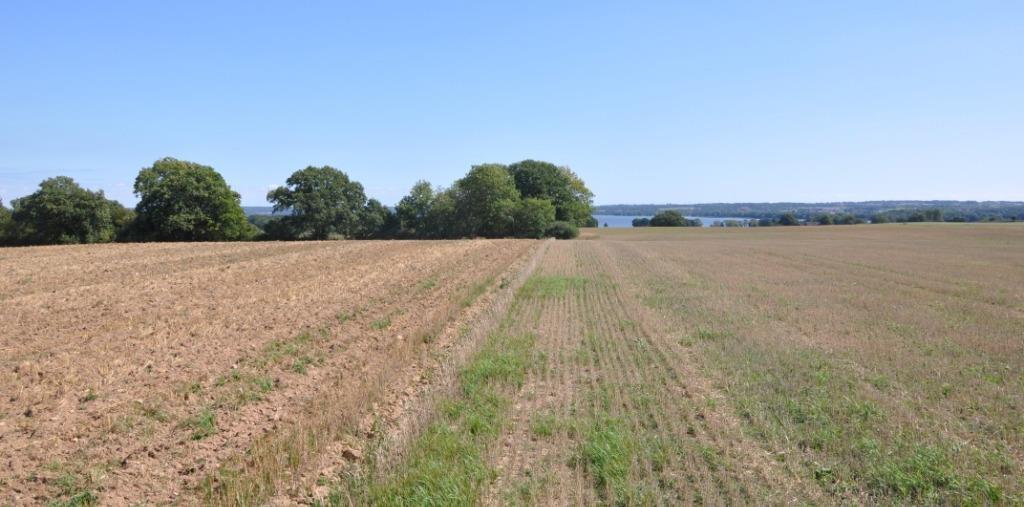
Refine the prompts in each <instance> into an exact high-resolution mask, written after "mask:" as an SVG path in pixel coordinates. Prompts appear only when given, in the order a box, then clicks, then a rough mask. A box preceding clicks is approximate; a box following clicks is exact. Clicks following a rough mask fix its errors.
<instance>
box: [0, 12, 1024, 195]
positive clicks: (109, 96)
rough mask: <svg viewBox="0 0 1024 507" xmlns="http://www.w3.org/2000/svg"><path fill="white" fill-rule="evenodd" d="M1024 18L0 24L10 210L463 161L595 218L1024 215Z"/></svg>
mask: <svg viewBox="0 0 1024 507" xmlns="http://www.w3.org/2000/svg"><path fill="white" fill-rule="evenodd" d="M1022 27H1024V2H1015V1H1002V2H995V1H993V2H989V1H984V0H974V1H963V2H951V1H905V2H891V1H879V2H871V1H857V2H822V1H820V0H819V1H808V2H783V1H779V2H775V1H772V2H749V1H748V2H728V1H715V2H686V1H668V2H641V1H637V2H602V1H580V2H558V1H553V0H549V1H538V2H534V1H516V2H480V1H466V2H446V1H435V2H398V1H380V2H312V1H309V2H257V1H247V2H227V1H202V2H189V1H175V2H137V1H136V2H103V1H96V2H50V1H44V0H37V1H20V0H5V1H4V2H2V3H0V198H2V199H3V200H4V202H5V203H8V202H9V201H10V199H12V198H15V197H19V196H22V195H25V194H28V193H31V192H32V191H34V189H35V188H36V187H37V185H38V183H39V182H40V181H41V180H43V179H44V178H48V177H52V176H57V175H66V176H71V177H72V178H74V179H75V180H76V181H78V182H79V183H80V184H82V185H83V186H85V187H87V188H90V189H103V190H104V191H105V192H106V193H107V195H108V197H111V198H114V199H117V200H120V201H121V202H122V203H125V204H129V205H131V204H134V203H135V202H136V198H135V197H134V196H133V194H132V184H133V182H134V179H135V176H136V174H137V173H138V171H139V169H141V168H143V167H146V166H149V165H151V164H152V163H153V161H155V160H157V159H159V158H162V157H165V156H173V157H175V158H180V159H186V160H191V161H195V162H200V163H203V164H206V165H210V166H213V167H214V168H215V169H217V170H218V171H219V172H220V173H221V174H223V175H224V177H225V179H226V180H227V182H228V183H229V184H230V185H231V187H232V188H234V189H235V190H236V191H238V192H239V193H240V194H241V195H242V204H243V205H249V206H259V205H266V204H267V203H266V193H267V190H268V189H269V188H272V187H276V186H277V185H280V184H283V183H284V180H285V179H286V178H287V177H288V175H289V174H291V173H292V172H294V171H296V170H299V169H302V168H304V167H306V166H309V165H317V166H319V165H331V166H333V167H336V168H339V169H341V170H343V171H345V172H346V173H348V174H349V176H350V177H352V178H353V179H355V180H358V181H360V182H361V183H362V184H363V185H364V186H365V188H366V191H367V194H368V195H369V196H371V197H376V198H378V199H379V200H381V201H382V202H384V203H385V204H394V203H396V202H397V201H398V200H399V199H400V198H401V197H402V196H403V195H404V194H405V193H406V192H407V191H408V189H409V188H410V187H411V186H412V185H413V183H415V182H416V181H417V180H419V179H426V180H428V181H431V182H432V183H435V184H439V185H449V184H450V183H451V182H452V181H454V180H455V179H457V178H459V177H460V176H462V175H463V174H465V172H466V171H467V170H469V168H470V167H471V166H472V165H474V164H479V163H485V162H502V163H511V162H515V161H518V160H522V159H527V158H533V159H541V160H547V161H551V162H554V163H556V164H559V165H567V166H569V167H571V168H572V169H573V170H574V171H576V172H577V173H578V174H579V175H580V176H581V177H582V178H583V179H584V181H586V183H587V184H588V186H589V187H590V188H591V190H593V191H594V193H595V202H596V203H597V204H613V203H665V202H674V203H700V202H767V201H804V202H820V201H837V200H876V199H965V200H966V199H973V200H1024V29H1022Z"/></svg>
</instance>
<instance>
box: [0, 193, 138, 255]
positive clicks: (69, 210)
mask: <svg viewBox="0 0 1024 507" xmlns="http://www.w3.org/2000/svg"><path fill="white" fill-rule="evenodd" d="M11 205H12V206H13V208H14V211H13V212H12V213H11V216H10V220H11V221H12V222H13V226H9V230H10V231H11V235H12V236H13V237H12V238H10V239H11V241H12V242H16V243H21V244H32V245H43V244H67V243H102V242H107V241H112V240H113V239H114V237H115V236H116V234H117V225H118V224H117V223H116V222H115V213H118V214H119V213H122V212H120V211H119V208H122V206H121V205H120V204H118V203H117V202H115V201H111V200H108V199H107V198H106V197H104V196H103V191H102V190H99V191H96V192H92V191H89V190H86V189H84V188H82V187H81V186H79V185H78V183H75V180H73V179H71V178H69V177H67V176H57V177H56V178H49V179H46V180H43V182H42V183H40V184H39V190H37V191H35V192H34V193H32V194H30V195H27V196H25V197H22V198H20V199H15V200H14V201H12V202H11Z"/></svg>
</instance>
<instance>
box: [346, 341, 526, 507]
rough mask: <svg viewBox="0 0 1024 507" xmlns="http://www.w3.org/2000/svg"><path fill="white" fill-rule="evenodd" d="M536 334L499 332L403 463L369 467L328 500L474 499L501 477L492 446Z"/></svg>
mask: <svg viewBox="0 0 1024 507" xmlns="http://www.w3.org/2000/svg"><path fill="white" fill-rule="evenodd" d="M535 341H536V339H535V337H534V336H533V335H530V334H523V335H509V334H505V333H500V332H499V333H495V334H492V335H490V336H489V337H488V339H487V341H486V343H485V344H484V346H483V347H482V348H481V350H480V351H479V352H477V353H476V354H475V355H474V357H473V359H472V360H471V361H470V362H469V364H467V365H466V366H465V367H464V368H462V369H461V370H460V371H459V375H458V382H459V387H458V391H457V392H456V394H455V396H454V397H452V398H451V399H449V400H447V401H445V402H444V403H442V405H441V407H440V411H439V417H438V420H437V421H435V422H433V423H432V424H430V425H429V426H428V427H427V429H426V430H425V431H424V432H423V434H422V435H420V436H419V437H418V438H417V439H416V440H415V441H413V444H412V446H411V447H410V451H409V454H408V457H407V458H406V459H405V461H404V462H403V463H402V464H401V465H399V467H398V469H397V470H392V471H389V473H386V474H382V473H378V472H374V471H372V470H371V471H370V473H368V474H367V475H365V476H363V477H361V478H355V479H352V480H351V481H349V482H348V483H347V484H344V485H342V486H341V488H335V490H334V491H332V493H331V495H330V496H329V497H328V499H327V500H328V504H329V505H332V506H334V505H348V504H373V505H470V504H475V503H477V502H478V499H479V497H480V494H481V492H482V490H483V487H484V486H485V485H486V484H487V483H488V482H489V481H490V480H491V479H493V477H494V471H493V469H492V468H491V467H490V466H489V465H488V464H487V460H486V457H485V452H486V449H487V447H488V446H489V445H490V444H491V443H493V441H494V440H495V439H496V438H497V437H498V435H499V434H500V432H501V430H502V429H503V428H504V427H505V426H506V425H507V424H508V423H509V406H510V404H511V401H512V397H513V396H514V392H515V390H516V389H518V388H519V387H520V386H522V383H523V379H524V377H525V375H526V372H527V370H528V369H529V368H530V367H531V366H532V365H533V364H534V363H535V362H536V361H537V356H536V355H535V354H534V353H533V352H534V351H533V346H534V342H535Z"/></svg>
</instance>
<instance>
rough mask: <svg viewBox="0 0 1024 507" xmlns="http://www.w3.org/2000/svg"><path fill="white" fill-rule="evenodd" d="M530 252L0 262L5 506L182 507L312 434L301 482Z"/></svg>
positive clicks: (488, 248)
mask: <svg viewBox="0 0 1024 507" xmlns="http://www.w3.org/2000/svg"><path fill="white" fill-rule="evenodd" d="M536 245H537V243H536V242H530V241H513V240H508V241H490V240H479V241H445V242H400V241H393V242H357V241H345V242H306V243H266V244H260V243H234V244H146V245H101V246H77V247H45V248H21V249H3V250H0V305H2V312H0V456H2V462H0V492H2V494H0V496H2V498H0V504H5V503H13V504H38V503H46V502H47V501H51V500H56V501H81V502H84V503H88V502H90V501H92V499H94V498H96V499H99V500H101V501H102V502H103V503H105V504H135V503H137V502H152V503H162V502H172V501H179V502H183V503H191V501H190V500H187V499H188V498H193V499H194V498H198V497H202V496H203V492H204V491H205V492H206V493H207V496H209V497H210V498H213V496H212V495H215V494H216V493H217V491H219V489H218V487H219V484H218V481H219V479H218V477H219V474H218V473H217V472H218V471H219V470H220V469H222V468H223V465H224V463H226V462H227V461H229V460H230V458H232V457H236V456H238V455H240V454H241V453H243V452H244V451H246V450H247V449H251V448H252V447H253V446H254V445H256V444H258V443H259V442H261V441H263V440H267V439H268V438H270V437H267V436H265V435H276V434H277V433H281V432H283V431H285V429H287V430H288V431H293V432H294V431H298V430H299V429H304V430H305V431H307V432H309V433H311V434H319V435H320V436H321V437H322V438H323V440H324V442H322V443H319V444H318V443H314V444H311V445H307V443H306V442H304V443H303V444H302V445H298V444H293V445H289V446H288V449H287V450H288V452H290V453H292V454H294V455H293V456H289V457H288V458H289V459H288V460H286V461H290V462H293V464H294V465H296V466H293V467H292V468H297V467H298V465H299V464H300V463H299V462H302V461H303V460H304V459H306V458H308V457H309V456H312V455H315V454H316V453H317V452H319V451H321V450H322V449H320V447H322V446H326V445H335V444H336V443H335V444H332V441H333V440H336V439H333V438H331V437H330V436H328V435H329V434H330V432H331V431H335V432H337V431H340V430H339V428H340V427H341V425H342V424H343V423H345V421H346V420H353V421H358V419H359V417H361V416H363V415H365V414H368V413H371V412H374V411H376V412H378V413H379V412H383V411H384V409H385V407H383V406H382V405H375V403H383V401H384V400H385V399H386V392H387V391H388V389H394V386H392V384H395V383H398V384H400V383H401V382H402V381H405V380H406V379H404V378H399V377H401V376H400V375H399V374H400V373H402V372H406V373H409V374H410V375H411V374H412V373H410V371H411V370H409V368H410V366H411V365H412V364H413V363H415V362H416V361H417V360H418V358H420V357H422V356H423V353H422V351H421V349H423V350H429V349H430V348H431V347H434V346H437V341H436V340H434V338H435V337H436V336H435V335H437V334H438V333H440V332H441V331H443V329H444V327H445V326H446V325H449V324H450V323H451V322H454V321H456V320H458V319H460V318H465V316H466V315H471V309H472V308H471V307H472V306H473V303H474V302H475V300H476V299H477V298H478V297H479V296H480V295H482V294H486V293H487V292H488V291H489V290H490V289H491V287H492V286H497V285H498V284H500V283H501V279H502V276H504V275H503V274H504V273H505V271H506V270H508V269H509V268H510V266H512V264H513V263H514V262H516V261H517V260H519V259H521V258H522V257H524V256H526V254H527V253H528V252H529V251H530V250H531V249H532V248H535V246H536ZM403 368H404V369H405V370H403ZM328 394H331V395H332V396H333V397H330V396H328ZM341 394H343V395H344V396H342V397H339V396H340V395H341ZM328 398H330V400H331V403H328V404H326V405H324V400H326V399H328ZM313 403H319V404H320V405H317V407H318V408H316V410H317V411H318V413H317V414H310V413H309V412H308V410H310V409H311V406H312V405H311V404H313ZM330 411H334V414H333V415H332V414H330V413H326V412H330ZM339 414H341V415H339ZM242 461H244V460H242ZM239 468H244V467H241V466H240V467H239ZM264 468H266V466H264ZM272 468H273V467H272ZM286 469H287V467H285V466H283V465H282V467H281V468H273V470H274V471H276V472H281V473H284V471H285V470H286ZM236 475H237V474H236ZM257 482H258V481H257ZM274 482H278V481H277V479H276V478H275V479H274V480H271V481H264V482H259V483H258V484H256V485H255V486H251V487H249V490H252V489H253V488H255V489H256V493H259V494H264V495H265V494H266V493H268V492H272V491H268V490H267V488H268V486H267V484H270V483H274ZM261 488H262V489H261ZM249 490H247V491H248V492H247V493H246V494H255V493H253V492H252V491H249Z"/></svg>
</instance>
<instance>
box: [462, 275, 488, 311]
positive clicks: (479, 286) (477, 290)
mask: <svg viewBox="0 0 1024 507" xmlns="http://www.w3.org/2000/svg"><path fill="white" fill-rule="evenodd" d="M492 283H494V278H487V279H486V280H482V281H480V282H478V283H476V284H475V285H473V286H472V287H470V288H469V291H468V292H466V294H465V295H463V296H462V299H461V300H460V301H459V306H461V307H463V308H467V307H469V306H472V305H473V303H475V302H476V300H477V299H478V298H479V297H480V296H482V295H483V294H484V293H485V292H487V288H488V287H490V286H491V284H492Z"/></svg>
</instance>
